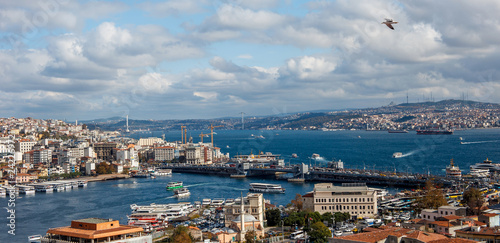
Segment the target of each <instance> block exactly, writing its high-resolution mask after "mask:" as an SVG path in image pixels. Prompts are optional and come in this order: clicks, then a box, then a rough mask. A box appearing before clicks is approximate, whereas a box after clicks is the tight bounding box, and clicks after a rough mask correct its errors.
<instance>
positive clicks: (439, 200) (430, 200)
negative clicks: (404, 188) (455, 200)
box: [416, 180, 448, 212]
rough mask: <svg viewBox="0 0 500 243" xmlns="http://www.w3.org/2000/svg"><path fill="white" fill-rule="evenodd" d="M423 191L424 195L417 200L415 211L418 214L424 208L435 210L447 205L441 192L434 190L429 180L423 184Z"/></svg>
mask: <svg viewBox="0 0 500 243" xmlns="http://www.w3.org/2000/svg"><path fill="white" fill-rule="evenodd" d="M425 189H426V193H425V195H424V196H423V197H421V198H419V199H417V209H416V210H417V211H418V212H420V211H422V209H424V208H431V209H437V208H439V207H441V206H444V205H448V202H447V201H446V198H445V197H444V194H443V192H442V191H441V190H439V189H438V188H436V187H435V186H434V185H433V184H432V182H431V181H430V180H428V181H426V182H425Z"/></svg>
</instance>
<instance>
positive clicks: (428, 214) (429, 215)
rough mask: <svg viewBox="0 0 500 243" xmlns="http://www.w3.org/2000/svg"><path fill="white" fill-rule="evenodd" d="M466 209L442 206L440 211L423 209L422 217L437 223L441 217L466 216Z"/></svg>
mask: <svg viewBox="0 0 500 243" xmlns="http://www.w3.org/2000/svg"><path fill="white" fill-rule="evenodd" d="M465 211H466V208H465V207H454V206H441V207H439V208H438V209H422V212H421V213H420V217H421V218H422V219H425V220H428V221H435V220H436V219H438V218H439V217H443V216H448V215H456V216H465Z"/></svg>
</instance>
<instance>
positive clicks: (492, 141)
mask: <svg viewBox="0 0 500 243" xmlns="http://www.w3.org/2000/svg"><path fill="white" fill-rule="evenodd" d="M498 141H500V140H488V141H476V142H460V144H462V145H467V144H476V143H496V142H498Z"/></svg>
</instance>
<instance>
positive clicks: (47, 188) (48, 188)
mask: <svg viewBox="0 0 500 243" xmlns="http://www.w3.org/2000/svg"><path fill="white" fill-rule="evenodd" d="M32 186H34V187H35V191H37V192H53V191H54V187H53V186H52V185H49V184H45V183H39V184H32Z"/></svg>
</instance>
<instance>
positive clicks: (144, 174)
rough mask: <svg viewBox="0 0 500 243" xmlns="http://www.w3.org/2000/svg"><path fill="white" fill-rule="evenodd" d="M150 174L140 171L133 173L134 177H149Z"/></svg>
mask: <svg viewBox="0 0 500 243" xmlns="http://www.w3.org/2000/svg"><path fill="white" fill-rule="evenodd" d="M149 176H150V174H149V173H143V172H139V173H137V174H135V175H133V176H132V177H135V178H148V177H149Z"/></svg>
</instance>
